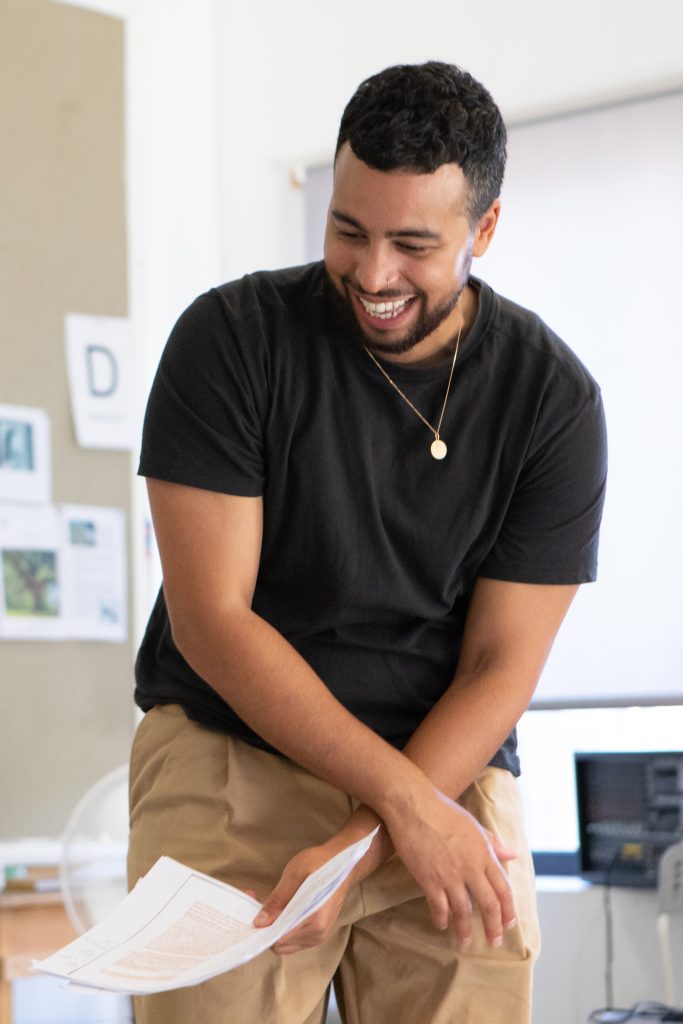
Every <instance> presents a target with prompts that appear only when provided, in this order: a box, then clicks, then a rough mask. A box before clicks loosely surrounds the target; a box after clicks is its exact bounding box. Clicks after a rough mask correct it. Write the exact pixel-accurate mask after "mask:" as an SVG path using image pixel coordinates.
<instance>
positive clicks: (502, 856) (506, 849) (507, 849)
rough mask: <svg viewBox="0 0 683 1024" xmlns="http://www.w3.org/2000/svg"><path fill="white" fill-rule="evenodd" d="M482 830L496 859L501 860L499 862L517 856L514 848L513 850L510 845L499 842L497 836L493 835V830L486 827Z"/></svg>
mask: <svg viewBox="0 0 683 1024" xmlns="http://www.w3.org/2000/svg"><path fill="white" fill-rule="evenodd" d="M484 832H485V833H486V836H487V838H488V840H489V842H490V844H491V846H492V847H493V852H494V853H495V855H496V857H497V858H498V860H499V861H501V863H504V862H505V861H508V860H514V859H515V857H516V856H517V851H516V850H513V848H512V847H511V846H505V844H504V843H502V842H501V840H500V839H499V838H498V836H497V835H494V833H493V832H489V830H488V829H487V828H485V829H484Z"/></svg>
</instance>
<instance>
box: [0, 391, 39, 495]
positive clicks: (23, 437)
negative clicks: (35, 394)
mask: <svg viewBox="0 0 683 1024" xmlns="http://www.w3.org/2000/svg"><path fill="white" fill-rule="evenodd" d="M50 487H51V463H50V420H49V418H48V415H47V413H46V412H44V411H43V410H42V409H31V408H27V407H26V406H23V405H0V501H31V502H41V503H45V502H48V501H49V500H50Z"/></svg>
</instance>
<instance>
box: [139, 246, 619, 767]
mask: <svg viewBox="0 0 683 1024" xmlns="http://www.w3.org/2000/svg"><path fill="white" fill-rule="evenodd" d="M470 283H471V284H472V286H473V287H475V288H476V289H477V291H478V294H479V307H478V313H477V317H476V320H475V323H474V324H473V325H472V327H471V329H470V331H469V333H468V335H467V337H466V338H465V339H464V341H463V344H462V346H461V351H460V354H459V356H458V362H457V365H456V369H455V375H454V378H453V383H452V387H451V392H450V397H449V400H448V403H447V406H446V411H445V415H444V419H443V424H442V428H441V435H442V437H443V439H444V440H445V442H446V443H447V445H448V454H447V456H446V458H445V459H444V460H443V461H436V460H435V459H433V458H432V456H431V453H430V444H431V441H432V440H433V436H432V434H431V433H430V431H429V430H428V429H427V427H426V426H425V425H424V424H423V423H421V422H420V420H419V419H418V417H417V416H416V415H415V413H414V412H413V411H412V410H411V409H410V408H409V407H408V406H407V405H406V403H405V402H404V401H403V399H402V398H401V397H400V396H399V395H398V394H397V393H396V391H395V390H394V389H393V388H392V387H391V386H390V385H389V383H388V382H387V380H386V379H385V378H384V377H383V375H382V374H381V372H380V371H379V370H378V368H377V366H376V365H374V363H373V362H372V360H371V359H370V358H369V357H368V354H367V353H366V352H365V351H364V350H363V348H362V346H361V345H360V344H359V342H358V341H357V340H356V338H355V337H354V336H352V335H350V334H349V333H348V331H347V330H345V329H344V327H343V320H340V319H339V317H338V316H337V315H336V314H335V306H334V304H332V303H331V302H330V294H329V290H328V289H329V285H328V282H327V278H326V275H325V272H324V268H323V265H322V264H312V265H310V266H306V267H299V268H293V269H289V270H283V271H277V272H262V273H258V274H253V275H249V276H247V277H245V278H244V279H243V280H242V281H239V282H235V283H232V284H227V285H223V286H222V287H220V288H216V289H213V290H211V291H210V292H207V293H206V294H205V295H202V296H200V297H199V298H198V299H197V300H196V301H195V302H194V303H193V304H192V305H191V306H190V307H189V309H188V310H187V311H186V312H185V313H184V314H183V315H182V316H181V317H180V319H179V321H178V323H177V324H176V326H175V328H174V329H173V332H172V334H171V337H170V339H169V341H168V344H167V346H166V349H165V351H164V354H163V356H162V359H161V363H160V366H159V370H158V372H157V375H156V378H155V381H154V384H153V387H152V391H151V394H150V398H149V404H148V408H147V414H146V418H145V426H144V432H143V444H142V456H141V462H140V470H139V471H140V473H141V474H142V475H144V476H148V477H156V478H158V479H162V480H168V481H172V482H175V483H180V484H186V485H189V486H193V487H200V488H205V489H208V490H212V491H220V492H224V493H229V494H238V495H248V496H256V495H263V499H264V525H263V546H262V554H261V561H260V568H259V573H258V578H257V582H256V589H255V593H254V599H253V608H254V611H255V612H257V613H258V614H259V615H261V616H262V617H263V618H264V619H266V620H267V621H268V622H269V623H271V624H272V625H273V626H274V627H275V628H276V629H277V630H279V631H280V633H281V634H282V635H283V636H284V637H285V638H286V639H287V640H288V641H289V642H290V643H291V644H292V645H293V647H295V648H296V650H297V651H298V652H299V653H300V654H301V655H302V656H303V657H304V658H305V659H306V661H307V662H309V664H310V665H311V666H312V667H313V668H314V669H315V671H316V672H317V673H318V675H319V676H320V677H321V679H322V680H323V681H324V682H325V683H326V685H327V686H328V687H329V689H330V690H331V691H332V693H334V694H335V696H337V697H338V699H339V700H340V701H341V702H342V703H343V704H344V705H345V706H346V707H347V708H349V710H350V711H352V712H353V714H355V715H356V716H357V717H358V718H359V719H361V720H362V721H363V722H365V723H366V724H367V725H369V726H370V727H371V728H372V729H374V730H375V731H376V732H378V733H379V734H380V735H382V736H383V737H385V739H387V740H388V741H389V742H390V743H392V744H394V745H395V746H397V747H399V748H400V747H402V746H403V745H404V744H405V742H406V741H407V740H408V738H409V737H410V735H411V734H412V733H413V731H414V730H415V728H416V727H417V726H418V725H419V723H420V721H421V720H422V719H423V718H424V716H425V715H426V713H427V712H428V711H429V709H430V708H431V707H432V706H433V705H434V703H435V702H436V701H437V700H438V699H439V697H440V696H441V695H442V694H443V692H444V691H445V690H446V688H447V687H448V686H449V684H450V682H451V680H452V677H453V673H454V671H455V667H456V663H457V660H458V653H459V649H460V644H461V639H462V631H463V624H464V621H465V616H466V614H467V608H468V603H469V600H470V595H471V592H472V588H473V585H474V582H475V580H476V578H477V576H486V577H492V578H496V579H501V580H511V581H518V582H525V583H555V584H569V583H583V582H586V581H589V580H592V579H594V578H595V572H596V556H597V539H598V529H599V522H600V515H601V509H602V502H603V495H604V486H605V472H606V448H605V434H604V421H603V415H602V406H601V401H600V393H599V389H598V387H597V385H596V384H595V382H594V380H593V379H592V378H591V376H590V375H589V373H588V372H587V371H586V369H585V368H584V367H583V366H582V364H581V363H580V362H579V360H578V359H577V358H576V356H574V355H573V353H572V352H571V351H570V350H569V349H568V348H567V346H566V345H564V344H563V342H562V341H560V340H559V338H557V337H556V336H555V335H554V334H553V333H552V332H551V331H550V330H549V329H548V328H547V327H546V326H545V324H544V323H543V322H542V321H541V320H540V319H539V318H538V317H537V316H535V315H534V314H532V313H530V312H528V311H527V310H524V309H522V308H520V307H519V306H516V305H514V304H513V303H511V302H509V301H508V300H506V299H503V298H501V297H500V296H498V295H496V294H495V293H494V292H493V291H492V290H491V289H490V288H489V287H488V286H487V285H486V284H484V283H483V282H480V281H477V280H476V279H471V282H470ZM385 366H386V369H387V371H388V372H389V374H390V375H391V377H392V378H393V379H394V380H395V381H396V383H397V384H398V386H399V387H400V388H401V389H402V390H403V391H404V392H405V394H406V395H407V396H408V397H409V398H410V400H411V401H412V402H413V403H414V405H415V406H416V407H417V408H418V409H419V410H420V412H422V413H423V415H424V416H425V417H426V419H427V420H429V421H430V422H432V423H436V421H437V420H438V416H439V412H440V409H441V405H442V403H443V398H444V394H445V390H446V384H447V381H448V374H449V371H450V365H443V366H437V367H430V368H428V369H425V368H421V369H417V368H413V367H409V366H404V365H400V366H399V365H397V364H395V363H386V364H385ZM136 680H137V685H136V701H137V703H138V704H139V706H140V707H141V708H143V710H148V709H149V708H150V707H152V706H154V705H155V704H163V703H169V702H173V703H179V704H181V705H182V706H183V707H184V708H185V711H186V713H187V714H188V716H189V717H190V718H192V719H194V720H196V721H198V722H201V723H203V724H204V725H207V726H209V727H211V728H215V729H221V730H224V731H229V732H232V733H234V734H236V735H238V736H240V737H242V738H244V739H246V740H248V741H249V742H252V743H254V744H256V745H258V746H261V747H264V748H265V749H271V748H270V747H269V746H268V744H266V743H265V742H264V741H263V740H261V739H260V737H258V736H256V735H255V734H254V733H253V732H252V730H251V729H250V728H249V727H248V726H247V725H246V724H245V723H244V722H242V721H241V720H240V719H239V718H238V717H237V715H236V714H235V713H234V712H233V711H232V709H231V708H230V707H229V706H228V704H227V703H226V702H225V701H224V700H223V699H222V698H221V697H220V696H218V694H217V693H216V692H215V691H214V690H213V689H212V688H211V687H210V686H209V685H208V684H207V683H205V682H204V681H203V680H202V679H201V678H200V677H199V676H198V675H197V674H196V673H195V672H194V671H193V670H192V669H191V668H190V666H189V665H188V664H187V662H186V661H185V660H184V658H183V657H182V655H181V654H180V652H179V651H178V650H177V648H176V647H175V645H174V643H173V640H172V637H171V632H170V627H169V622H168V615H167V612H166V607H165V603H164V597H163V592H162V593H160V595H159V598H158V600H157V603H156V605H155V607H154V610H153V612H152V615H151V618H150V621H149V625H148V628H147V632H146V634H145V637H144V639H143V642H142V646H141V649H140V652H139V655H138V660H137V666H136ZM492 763H493V764H496V765H499V766H502V767H506V768H508V769H510V770H511V771H513V772H515V773H517V772H518V771H519V765H518V760H517V757H516V753H515V735H514V733H513V734H512V735H511V736H510V737H509V739H508V740H507V742H506V744H505V745H504V747H503V748H502V749H501V750H500V751H499V752H498V754H497V755H496V756H495V758H494V759H493V762H492Z"/></svg>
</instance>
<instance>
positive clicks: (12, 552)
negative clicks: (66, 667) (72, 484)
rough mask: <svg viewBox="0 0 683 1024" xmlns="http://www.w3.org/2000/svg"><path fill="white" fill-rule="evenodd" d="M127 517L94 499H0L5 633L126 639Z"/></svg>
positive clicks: (0, 625)
mask: <svg viewBox="0 0 683 1024" xmlns="http://www.w3.org/2000/svg"><path fill="white" fill-rule="evenodd" d="M127 627H128V613H127V572H126V542H125V520H124V514H123V512H122V510H121V509H116V508H103V507H97V506H91V505H87V506H84V505H62V506H57V505H22V504H19V503H18V502H17V503H14V502H12V503H10V502H8V503H6V504H0V639H6V640H101V641H116V642H120V641H123V640H125V639H126V635H127Z"/></svg>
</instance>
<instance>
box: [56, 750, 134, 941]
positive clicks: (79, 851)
mask: <svg viewBox="0 0 683 1024" xmlns="http://www.w3.org/2000/svg"><path fill="white" fill-rule="evenodd" d="M127 852H128V765H127V764H126V765H121V766H120V767H119V768H115V769H114V770H113V771H111V772H109V773H108V774H107V775H105V776H103V777H102V778H101V779H99V780H98V782H96V783H95V784H94V785H93V786H91V787H90V789H88V790H87V792H86V793H85V794H84V795H83V796H82V797H81V799H80V800H79V801H78V803H77V804H76V807H75V808H74V810H73V811H72V813H71V815H70V817H69V820H68V822H67V824H66V827H65V829H64V833H63V835H62V854H61V862H60V865H59V878H60V883H61V888H62V894H63V898H64V904H65V906H66V910H67V913H68V915H69V918H70V919H71V922H72V924H73V926H74V928H75V929H76V930H77V931H78V932H79V933H81V934H82V933H83V932H86V931H88V929H89V928H92V926H93V925H95V924H97V923H98V922H99V921H101V920H102V919H103V918H104V917H106V916H107V914H108V913H110V911H112V910H113V909H114V908H115V907H116V906H118V904H119V903H120V902H121V900H122V899H123V897H124V896H125V895H126V855H127Z"/></svg>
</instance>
